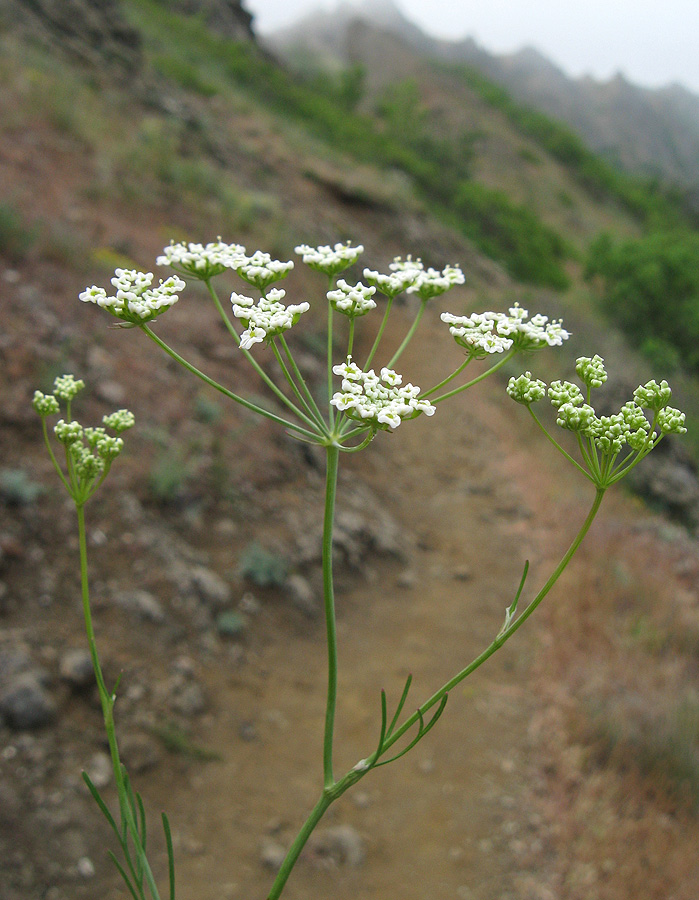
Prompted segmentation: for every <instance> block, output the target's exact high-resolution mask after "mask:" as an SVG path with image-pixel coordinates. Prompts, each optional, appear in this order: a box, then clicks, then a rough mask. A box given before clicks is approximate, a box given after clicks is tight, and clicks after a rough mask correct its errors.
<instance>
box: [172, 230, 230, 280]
mask: <svg viewBox="0 0 699 900" xmlns="http://www.w3.org/2000/svg"><path fill="white" fill-rule="evenodd" d="M244 260H245V247H242V246H241V245H240V244H225V243H224V242H223V241H222V240H221V238H219V239H218V240H217V241H215V242H212V243H209V244H206V245H204V244H192V243H185V242H184V241H180V242H178V243H175V242H174V241H171V242H170V245H169V246H168V247H165V248H163V255H162V256H159V257H158V258H157V259H156V263H157V265H159V266H171V267H172V268H173V269H175V270H176V271H178V272H180V273H181V274H183V275H185V274H186V275H192V276H193V277H194V278H201V279H202V280H203V281H208V279H210V278H213V277H214V275H220V274H221V272H224V271H225V270H226V269H236V268H237V267H238V266H239V265H240V264H241V262H243V261H244Z"/></svg>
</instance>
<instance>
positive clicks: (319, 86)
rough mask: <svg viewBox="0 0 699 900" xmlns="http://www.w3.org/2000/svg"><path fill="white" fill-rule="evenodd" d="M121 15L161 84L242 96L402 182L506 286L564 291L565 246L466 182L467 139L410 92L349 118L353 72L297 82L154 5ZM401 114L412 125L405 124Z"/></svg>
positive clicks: (529, 216) (151, 1)
mask: <svg viewBox="0 0 699 900" xmlns="http://www.w3.org/2000/svg"><path fill="white" fill-rule="evenodd" d="M127 9H128V11H129V15H130V18H131V19H132V21H133V23H134V24H135V25H136V26H137V27H138V29H139V31H140V32H141V33H142V34H143V35H144V38H145V41H144V43H145V49H146V53H147V54H148V56H149V58H150V61H151V64H152V65H153V67H154V68H155V69H156V70H157V71H158V72H159V73H160V74H161V76H163V77H166V78H168V79H170V80H172V81H174V82H175V83H177V84H178V85H179V86H180V87H182V88H184V89H186V90H191V91H194V92H196V93H198V94H199V95H201V96H203V97H211V96H215V95H216V94H217V93H218V92H222V91H225V90H226V89H228V90H230V88H231V86H234V87H235V88H237V89H241V88H242V89H243V90H244V91H246V92H248V93H249V94H250V95H251V96H252V97H254V98H255V99H256V100H257V101H258V102H260V103H262V104H263V105H264V106H265V107H266V108H267V109H268V110H270V111H271V112H273V113H274V114H275V115H277V116H280V117H282V118H284V119H287V120H291V121H293V122H294V123H296V124H299V125H301V126H302V127H303V128H304V129H305V130H306V131H307V132H308V133H309V134H311V135H313V136H314V137H315V138H319V139H320V140H322V141H324V142H326V143H327V144H328V145H329V146H331V147H332V148H334V149H335V150H339V151H341V152H342V153H343V154H345V155H346V156H348V157H350V158H353V159H355V160H357V161H359V162H363V163H371V164H372V165H374V166H376V167H378V168H382V169H385V170H397V171H399V172H401V173H402V174H403V175H405V176H407V177H408V178H409V180H410V183H411V185H412V186H413V188H414V190H415V192H416V194H417V195H418V197H420V198H421V199H422V200H423V201H424V202H425V203H427V204H429V206H430V209H431V210H432V212H433V213H434V214H435V215H437V216H438V217H439V218H441V219H442V220H443V221H445V222H447V223H448V224H449V225H451V226H452V227H454V228H457V229H458V230H460V231H461V232H462V233H463V234H466V235H467V236H468V237H469V238H470V239H471V240H473V241H474V243H475V244H476V245H477V246H478V247H479V248H480V249H482V250H483V251H484V252H485V253H486V254H488V255H490V256H491V257H493V258H494V259H497V260H499V261H501V262H502V263H503V264H504V265H505V267H506V268H507V269H508V271H509V272H510V273H511V274H512V275H513V277H515V278H518V279H520V280H524V281H528V282H530V283H532V284H539V285H544V286H549V287H555V288H561V287H564V286H565V285H566V284H567V277H566V274H565V272H564V269H563V266H562V263H563V262H564V260H565V258H566V256H567V255H568V250H567V245H566V244H565V242H564V241H563V240H562V239H561V238H560V237H559V236H558V235H557V234H556V233H555V232H554V231H553V230H552V229H551V228H549V227H548V226H547V225H546V224H544V223H543V222H542V221H541V220H540V218H539V217H538V215H537V214H536V212H534V211H533V210H532V209H531V208H529V207H528V206H524V205H521V204H518V203H515V202H513V201H512V200H510V199H509V198H508V197H507V195H506V194H504V193H502V192H500V191H495V190H493V189H491V188H487V187H486V186H484V185H481V184H478V183H475V182H473V181H471V180H470V178H469V171H468V169H469V163H470V159H471V149H470V142H469V137H468V135H464V134H461V135H459V136H458V138H457V139H456V141H448V140H444V139H441V138H440V137H438V136H436V130H435V129H434V128H433V127H432V124H433V123H431V122H429V121H428V120H427V119H426V118H425V117H423V116H421V115H420V114H419V113H420V111H419V108H418V107H419V101H418V99H417V98H416V97H415V96H414V94H412V93H411V91H410V86H409V85H408V86H407V87H406V86H399V87H398V88H397V89H396V90H394V91H393V94H390V93H389V94H387V95H386V96H385V97H384V98H383V99H382V101H381V103H380V104H379V106H378V109H377V113H376V115H374V116H372V115H368V114H360V113H357V112H356V111H354V107H355V106H356V100H357V94H358V91H359V92H360V91H361V72H360V71H354V72H349V73H347V75H346V77H340V78H337V77H334V78H333V77H327V78H323V77H322V76H320V75H318V74H317V73H316V74H315V75H314V77H313V78H311V79H308V80H303V79H299V78H297V77H295V76H293V75H292V74H291V73H290V72H289V71H287V70H285V69H284V68H282V67H281V66H279V65H278V64H277V63H276V62H274V61H273V60H271V59H269V58H268V57H267V56H265V55H264V54H263V53H262V52H260V50H259V49H258V48H257V47H256V46H254V45H251V44H244V43H237V42H234V41H231V40H228V39H226V38H224V37H220V36H219V35H216V34H214V33H213V32H212V31H210V30H209V29H208V28H206V26H204V25H203V24H202V23H201V22H199V21H198V20H197V19H191V18H186V17H183V16H179V15H177V14H175V13H172V12H170V11H169V10H168V9H167V8H166V7H165V5H164V4H162V3H160V2H157V0H142V2H138V3H136V2H135V0H128V4H127ZM406 109H407V110H408V112H409V113H411V114H413V113H417V115H414V116H413V115H411V117H410V118H409V119H407V120H406V119H405V117H404V113H405V111H406ZM406 121H408V122H409V123H410V127H406V126H405V124H404V123H405V122H406ZM455 196H457V197H458V200H457V203H456V204H455V203H454V200H455ZM534 251H535V252H534Z"/></svg>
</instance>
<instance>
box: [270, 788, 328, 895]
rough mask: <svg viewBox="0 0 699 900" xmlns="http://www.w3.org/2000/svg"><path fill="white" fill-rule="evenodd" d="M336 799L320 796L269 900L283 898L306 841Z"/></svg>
mask: <svg viewBox="0 0 699 900" xmlns="http://www.w3.org/2000/svg"><path fill="white" fill-rule="evenodd" d="M335 799H336V798H335V797H334V796H332V795H330V794H328V793H326V792H325V791H323V793H322V794H321V795H320V797H319V799H318V802H317V803H316V805H315V806H314V807H313V809H312V810H311V814H310V815H309V817H308V818H307V819H306V821H305V822H304V823H303V826H302V828H301V830H300V831H299V833H298V834H297V835H296V837H295V838H294V842H293V843H292V845H291V847H289V850H288V852H287V854H286V856H285V858H284V862H283V863H282V864H281V867H280V869H279V871H278V872H277V877H276V878H275V879H274V883H273V884H272V888H271V890H270V892H269V894H268V895H267V900H278V898H279V897H280V896H281V893H282V891H283V890H284V885H285V884H286V882H287V880H288V878H289V875H291V871H292V869H293V868H294V866H295V865H296V861H297V860H298V858H299V856H300V854H301V851H302V850H303V848H304V846H305V845H306V841H307V840H308V838H309V837H310V836H311V834H312V833H313V830H314V828H315V827H316V825H317V824H318V822H320V820H321V819H322V818H323V816H324V814H325V811H326V810H327V808H328V807H329V806H330V804H331V803H332V802H333V800H335Z"/></svg>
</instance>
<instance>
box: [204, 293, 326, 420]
mask: <svg viewBox="0 0 699 900" xmlns="http://www.w3.org/2000/svg"><path fill="white" fill-rule="evenodd" d="M204 283H205V284H206V287H207V289H208V291H209V294H210V296H211V298H212V300H213V301H214V304H215V306H216V309H217V310H218V311H219V315H220V316H221V318H222V319H223V323H224V325H225V326H226V328H227V329H228V331H229V333H230V334H231V336H232V337H233V340H234V341H235V342H236V344H237V345H238V347H239V349H240V352H241V353H242V354H243V356H244V357H245V359H246V360H247V361H248V362H249V363H250V365H251V366H252V367H253V369H254V370H255V371H256V372H257V374H258V375H259V376H260V378H261V379H262V381H264V383H265V384H266V385H267V387H268V388H269V389H270V391H272V393H273V394H274V395H275V396H276V397H277V398H278V399H279V400H281V402H282V403H283V404H284V405H285V406H287V407H288V408H289V409H290V410H291V411H292V412H293V413H294V414H295V415H297V416H298V417H299V418H300V419H302V420H303V421H305V422H307V423H308V424H309V425H314V424H315V423H314V422H313V421H312V419H310V418H308V416H306V415H305V414H304V413H303V412H301V410H300V409H298V407H297V406H296V405H295V404H294V403H293V402H292V401H291V400H289V398H288V397H287V396H286V394H285V393H284V392H283V391H282V390H280V388H279V387H278V386H277V385H276V384H275V383H274V381H272V379H271V378H270V377H269V375H268V374H267V373H266V372H265V370H264V369H263V368H262V366H261V365H260V364H259V363H258V361H257V360H256V359H255V357H254V356H253V355H252V353H250V351H249V350H243V348H242V347H241V346H240V335H239V334H238V332H237V331H236V329H235V326H234V325H233V323H232V322H231V320H230V318H229V316H228V314H227V313H226V311H225V309H224V308H223V305H222V304H221V301H220V300H219V297H218V294H217V293H216V291H215V290H214V286H213V285H212V284H211V281H210V280H207V281H205V282H204Z"/></svg>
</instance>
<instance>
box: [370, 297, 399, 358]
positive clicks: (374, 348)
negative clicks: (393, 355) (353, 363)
mask: <svg viewBox="0 0 699 900" xmlns="http://www.w3.org/2000/svg"><path fill="white" fill-rule="evenodd" d="M393 299H394V298H393V297H389V298H388V302H387V304H386V312H385V313H384V314H383V319H382V320H381V327H380V328H379V330H378V332H377V334H376V338H375V339H374V344H373V346H372V348H371V350H370V351H369V355H368V356H367V358H366V362H365V363H364V367H363V371H365V372H366V371H367V370H368V369H369V366H370V365H371V361H372V359H373V358H374V355H375V354H376V351H377V350H378V349H379V344H380V343H381V338H382V337H383V333H384V331H385V329H386V323H387V322H388V315H389V313H390V312H391V306H392V305H393Z"/></svg>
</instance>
